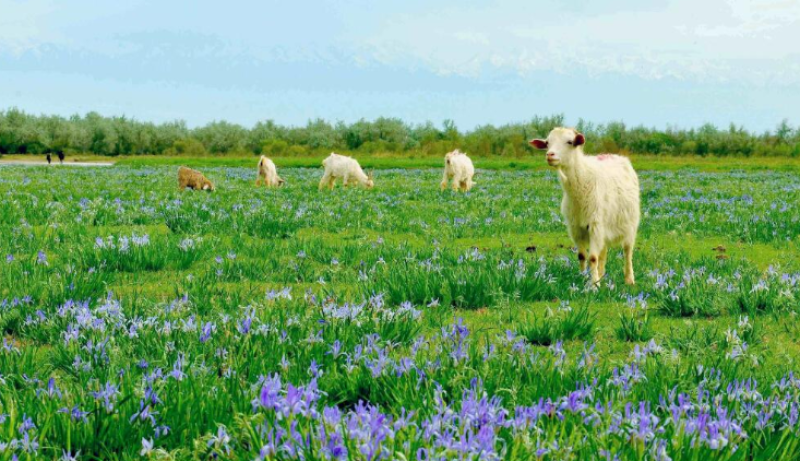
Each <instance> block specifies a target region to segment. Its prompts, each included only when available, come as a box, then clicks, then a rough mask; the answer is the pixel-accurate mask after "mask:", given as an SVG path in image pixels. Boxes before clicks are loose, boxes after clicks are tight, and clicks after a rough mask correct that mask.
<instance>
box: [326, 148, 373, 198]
mask: <svg viewBox="0 0 800 461" xmlns="http://www.w3.org/2000/svg"><path fill="white" fill-rule="evenodd" d="M322 167H323V168H324V169H325V172H324V173H323V174H322V179H321V180H320V181H319V188H320V190H322V189H324V188H326V187H327V188H328V189H333V186H334V183H335V182H336V180H337V179H341V180H342V185H343V186H345V187H346V186H354V185H360V186H362V187H364V188H367V189H372V188H373V187H375V179H374V177H373V174H372V173H370V174H366V173H364V170H362V169H361V165H359V164H358V160H356V159H354V158H352V157H347V156H344V155H339V154H336V153H333V152H331V155H329V156H328V158H326V159H325V160H323V161H322Z"/></svg>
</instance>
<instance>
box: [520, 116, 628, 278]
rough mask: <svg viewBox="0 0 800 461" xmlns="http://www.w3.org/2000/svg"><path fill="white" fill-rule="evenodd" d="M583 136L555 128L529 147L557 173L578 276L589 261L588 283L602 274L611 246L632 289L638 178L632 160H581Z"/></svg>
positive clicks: (584, 157)
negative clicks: (541, 152)
mask: <svg viewBox="0 0 800 461" xmlns="http://www.w3.org/2000/svg"><path fill="white" fill-rule="evenodd" d="M583 142H585V138H584V137H583V135H582V134H580V133H578V132H577V131H575V130H574V129H570V128H556V129H554V130H553V131H551V132H550V134H549V135H548V136H547V139H546V140H540V139H536V140H533V141H531V144H533V145H534V146H535V147H538V148H540V149H547V163H548V164H550V165H551V166H554V167H556V168H558V178H559V180H560V181H561V187H562V189H563V191H564V197H563V199H562V201H561V213H562V214H563V215H564V220H565V221H566V224H567V230H568V231H569V236H570V238H572V241H573V242H575V245H576V246H577V247H578V255H579V256H578V257H579V259H580V265H581V270H586V260H585V259H586V258H587V257H588V260H589V269H590V270H591V276H592V283H594V284H597V283H598V282H599V281H600V278H601V277H603V275H604V274H605V267H606V257H607V254H608V247H609V246H610V245H619V244H621V245H622V248H623V250H624V253H625V283H627V284H630V285H633V284H634V283H635V279H634V274H633V249H634V245H635V244H636V232H637V230H638V228H639V219H640V213H639V178H638V177H637V176H636V171H634V169H633V166H632V165H631V162H630V160H628V159H627V158H625V157H621V156H618V155H609V154H603V155H598V156H587V155H584V154H583V145H582V144H583Z"/></svg>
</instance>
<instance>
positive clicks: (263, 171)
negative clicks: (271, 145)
mask: <svg viewBox="0 0 800 461" xmlns="http://www.w3.org/2000/svg"><path fill="white" fill-rule="evenodd" d="M261 181H264V186H265V187H280V186H282V185H283V183H284V182H285V181H284V180H283V179H282V178H281V177H280V176H278V169H277V168H275V162H273V161H272V160H270V159H268V158H267V157H265V156H263V155H262V156H261V158H260V159H259V160H258V178H257V179H256V186H258V183H259V182H261Z"/></svg>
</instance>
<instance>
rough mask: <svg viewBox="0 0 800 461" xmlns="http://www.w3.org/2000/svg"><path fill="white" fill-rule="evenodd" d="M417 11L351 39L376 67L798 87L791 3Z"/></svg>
mask: <svg viewBox="0 0 800 461" xmlns="http://www.w3.org/2000/svg"><path fill="white" fill-rule="evenodd" d="M417 13H418V14H414V15H408V14H405V15H397V16H393V17H388V18H385V20H384V22H382V23H380V24H379V26H378V27H376V28H375V29H374V31H373V33H371V34H369V35H368V36H366V37H355V38H354V39H357V40H363V41H365V42H366V43H368V44H369V45H370V47H371V51H372V52H373V53H374V56H375V57H376V59H379V60H380V61H382V62H387V63H392V64H395V65H403V63H407V62H418V63H422V64H424V65H425V66H428V67H430V68H432V69H433V70H434V71H436V72H439V73H443V74H451V73H455V74H460V75H465V76H472V77H475V76H479V75H481V74H482V72H484V71H486V70H487V69H493V70H495V71H496V70H506V71H508V72H513V73H519V74H523V75H524V74H529V73H531V72H534V71H541V70H544V71H555V72H561V73H570V74H572V73H575V72H576V71H577V72H586V73H589V74H592V75H597V74H607V73H610V74H624V75H634V76H638V77H641V78H645V79H662V78H667V77H669V78H677V79H682V80H700V81H706V82H708V81H712V82H713V81H720V82H724V81H739V82H747V83H755V84H768V83H770V82H772V81H776V82H787V81H796V82H800V74H797V73H796V72H795V68H796V67H797V65H798V64H800V55H798V53H797V48H796V43H798V42H800V2H796V1H792V2H776V1H764V0H757V1H750V0H730V1H726V0H708V1H703V2H698V1H696V0H673V1H670V2H668V3H665V4H661V5H659V6H658V7H656V8H654V9H650V10H642V9H636V10H633V9H631V8H629V7H624V6H623V7H619V8H616V9H615V8H609V9H608V10H607V11H597V10H595V11H593V12H591V13H590V14H589V13H584V12H582V11H574V10H569V9H567V8H565V7H563V6H561V5H552V4H539V5H533V4H531V2H522V1H519V2H502V4H500V5H497V4H492V5H489V6H487V7H483V8H438V9H437V8H434V7H432V8H428V9H423V10H421V11H419V12H417Z"/></svg>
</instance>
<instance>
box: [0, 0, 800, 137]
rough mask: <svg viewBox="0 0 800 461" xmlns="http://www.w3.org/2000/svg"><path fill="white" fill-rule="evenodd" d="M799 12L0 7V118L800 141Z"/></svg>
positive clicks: (495, 6)
mask: <svg viewBox="0 0 800 461" xmlns="http://www.w3.org/2000/svg"><path fill="white" fill-rule="evenodd" d="M797 43H800V2H798V1H796V0H703V1H699V0H648V1H643V0H608V1H589V0H573V1H563V2H543V1H532V0H508V1H470V2H467V1H463V0H462V1H449V0H446V1H445V0H429V1H421V0H406V1H374V0H372V1H367V0H356V1H295V2H289V1H285V0H284V1H259V2H256V1H247V2H246V1H227V2H205V1H192V2H169V1H161V2H155V1H131V2H123V1H120V2H116V1H107V0H106V1H82V0H77V1H72V0H71V1H66V0H61V1H50V0H28V1H16V0H0V108H7V107H11V106H16V107H19V108H21V109H24V110H26V111H30V112H34V113H57V114H62V115H70V114H74V113H81V114H82V113H85V112H88V111H91V110H96V111H98V112H100V113H102V114H104V115H127V116H130V117H135V118H137V119H141V120H151V121H157V122H160V121H168V120H174V119H183V120H186V121H187V122H188V123H189V124H190V125H191V126H196V125H199V124H203V123H206V122H209V121H211V120H222V119H224V120H228V121H232V122H237V123H241V124H244V125H246V126H249V125H252V124H253V123H255V122H256V121H258V120H264V119H273V120H275V121H277V122H279V123H284V124H304V123H305V122H306V121H307V120H308V119H312V118H317V117H321V118H325V119H328V120H334V121H335V120H344V121H348V122H349V121H354V120H358V119H360V118H367V119H372V118H375V117H378V116H382V115H383V116H393V117H400V118H402V119H404V120H407V121H411V122H424V121H426V120H430V121H432V122H434V123H436V124H440V123H441V122H442V121H443V120H445V119H453V120H455V122H456V124H457V126H459V127H460V128H472V127H474V126H476V125H481V124H485V123H494V124H501V123H506V122H514V121H522V120H526V119H529V118H531V117H532V116H535V115H551V114H556V113H563V114H565V115H566V116H567V120H568V122H570V123H574V122H576V121H577V120H578V119H579V118H584V119H586V120H589V121H592V122H596V123H602V122H607V121H611V120H622V121H624V122H626V123H628V124H631V125H636V124H644V125H648V126H655V127H659V128H664V127H667V126H676V127H691V126H699V125H700V124H702V123H704V122H711V123H715V124H717V125H720V126H727V125H728V124H729V123H731V122H733V123H736V124H740V125H744V126H745V127H746V128H748V129H750V130H755V131H761V130H766V129H770V128H773V127H774V126H776V125H777V124H778V123H779V122H780V121H781V120H782V119H785V118H786V119H789V121H790V123H792V124H793V125H797V124H800V47H798V46H797Z"/></svg>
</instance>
